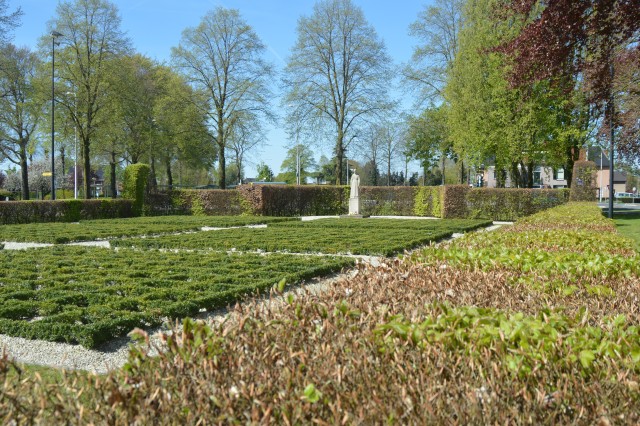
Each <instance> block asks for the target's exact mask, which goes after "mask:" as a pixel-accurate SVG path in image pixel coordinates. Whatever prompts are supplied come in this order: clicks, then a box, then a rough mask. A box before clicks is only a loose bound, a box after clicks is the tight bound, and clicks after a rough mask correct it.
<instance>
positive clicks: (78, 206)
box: [0, 198, 134, 225]
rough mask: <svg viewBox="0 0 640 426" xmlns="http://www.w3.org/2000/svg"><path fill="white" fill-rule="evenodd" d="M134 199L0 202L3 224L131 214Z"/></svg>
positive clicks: (73, 220)
mask: <svg viewBox="0 0 640 426" xmlns="http://www.w3.org/2000/svg"><path fill="white" fill-rule="evenodd" d="M133 216H134V214H133V202H132V200H125V199H118V200H112V199H107V198H104V199H100V200H56V201H5V202H2V203H0V223H1V224H3V225H10V224H20V223H38V222H77V221H79V220H90V219H115V218H126V217H133Z"/></svg>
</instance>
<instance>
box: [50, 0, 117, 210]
mask: <svg viewBox="0 0 640 426" xmlns="http://www.w3.org/2000/svg"><path fill="white" fill-rule="evenodd" d="M56 14H57V16H56V18H54V19H53V20H52V21H50V22H49V23H48V24H47V26H48V29H49V31H48V32H49V34H51V32H53V31H57V32H59V33H61V34H62V36H61V37H58V38H57V41H59V42H60V44H61V49H60V52H59V53H57V54H56V70H59V76H60V79H61V80H62V82H63V84H59V85H58V88H57V91H58V92H60V91H64V92H67V91H76V97H75V101H76V102H77V105H75V102H67V103H62V105H64V106H65V107H66V110H67V111H66V113H67V114H68V115H69V116H70V117H73V121H74V122H75V125H76V126H77V128H78V137H79V140H80V145H81V155H82V159H83V163H84V164H83V168H84V176H91V144H92V141H93V139H94V136H95V134H96V132H97V130H98V129H99V128H100V126H101V124H102V123H103V122H104V121H106V120H108V119H109V118H110V117H108V116H107V114H103V107H104V105H105V102H106V99H107V96H106V93H107V76H108V73H109V71H110V69H109V66H108V65H109V62H110V61H111V60H113V59H114V58H116V57H118V56H119V55H122V54H125V53H126V52H127V51H128V49H129V40H128V39H127V38H126V37H125V36H124V33H123V32H122V31H121V30H120V16H119V15H118V11H117V9H116V7H115V6H114V5H113V4H111V3H110V2H109V1H107V0H74V1H67V2H62V3H59V4H58V7H57V8H56ZM42 44H43V46H45V47H46V46H51V36H50V35H46V36H44V37H43V38H42ZM47 52H48V50H47ZM84 185H85V197H87V198H90V197H91V180H90V179H85V181H84Z"/></svg>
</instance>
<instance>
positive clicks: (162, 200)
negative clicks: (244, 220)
mask: <svg viewBox="0 0 640 426" xmlns="http://www.w3.org/2000/svg"><path fill="white" fill-rule="evenodd" d="M245 210H246V209H245V207H244V205H243V203H242V199H241V195H240V192H238V191H237V190H223V189H212V190H171V191H163V192H152V193H150V194H148V195H147V198H146V202H145V208H144V212H145V214H146V215H169V214H191V215H194V216H233V215H239V214H244V213H245Z"/></svg>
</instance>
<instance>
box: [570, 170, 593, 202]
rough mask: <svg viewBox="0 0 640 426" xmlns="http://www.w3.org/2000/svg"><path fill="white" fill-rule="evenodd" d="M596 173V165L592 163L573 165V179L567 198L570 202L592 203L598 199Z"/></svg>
mask: <svg viewBox="0 0 640 426" xmlns="http://www.w3.org/2000/svg"><path fill="white" fill-rule="evenodd" d="M596 173H597V169H596V163H594V162H593V161H576V162H575V163H573V179H572V182H571V195H570V197H569V198H570V200H571V201H594V200H595V199H596V198H597V197H598V184H597V182H596Z"/></svg>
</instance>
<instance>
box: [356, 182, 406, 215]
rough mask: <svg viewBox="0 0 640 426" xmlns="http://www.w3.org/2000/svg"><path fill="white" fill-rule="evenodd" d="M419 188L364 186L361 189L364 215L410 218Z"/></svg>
mask: <svg viewBox="0 0 640 426" xmlns="http://www.w3.org/2000/svg"><path fill="white" fill-rule="evenodd" d="M416 189H417V187H415V186H363V187H361V188H360V201H361V205H362V206H361V210H362V214H365V215H392V216H410V215H412V214H413V204H414V198H415V193H416Z"/></svg>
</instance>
